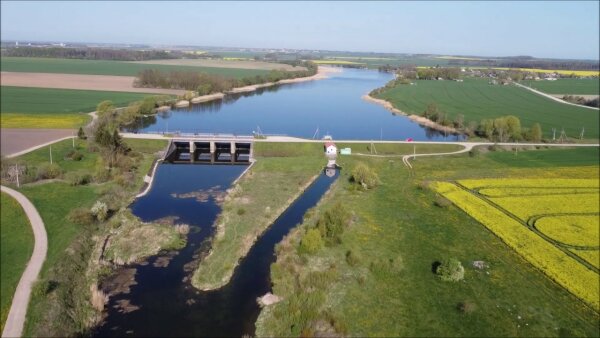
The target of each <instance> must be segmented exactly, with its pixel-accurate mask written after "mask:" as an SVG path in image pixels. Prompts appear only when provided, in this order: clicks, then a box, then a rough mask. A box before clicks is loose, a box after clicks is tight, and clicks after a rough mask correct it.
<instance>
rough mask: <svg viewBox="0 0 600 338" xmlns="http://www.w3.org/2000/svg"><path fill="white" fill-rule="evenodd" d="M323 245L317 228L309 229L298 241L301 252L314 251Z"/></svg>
mask: <svg viewBox="0 0 600 338" xmlns="http://www.w3.org/2000/svg"><path fill="white" fill-rule="evenodd" d="M322 247H323V239H322V238H321V233H319V230H317V229H314V228H313V229H309V230H308V231H307V232H306V234H304V237H302V240H301V241H300V252H301V253H315V252H317V251H319V249H321V248H322Z"/></svg>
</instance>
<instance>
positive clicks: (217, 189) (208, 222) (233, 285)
mask: <svg viewBox="0 0 600 338" xmlns="http://www.w3.org/2000/svg"><path fill="white" fill-rule="evenodd" d="M245 168H246V166H231V165H213V166H211V165H185V164H182V165H177V164H161V165H160V167H159V168H158V170H157V172H156V178H155V181H154V185H153V186H152V189H151V190H150V192H149V194H148V195H146V196H144V197H142V198H140V199H139V200H137V201H136V202H135V203H134V204H133V205H132V210H133V212H134V214H136V215H137V216H138V217H140V218H141V219H142V220H144V221H154V220H157V219H160V218H164V217H168V216H175V215H176V216H178V217H179V218H178V220H177V221H176V222H177V223H186V224H189V225H192V226H193V227H192V231H191V232H190V234H189V235H188V244H187V246H186V247H185V248H184V249H182V250H180V251H179V252H177V253H175V255H174V257H173V258H172V259H171V260H170V263H169V265H168V266H167V267H156V266H154V263H156V262H158V261H160V260H161V259H164V258H165V257H172V256H173V253H171V254H170V255H162V256H160V255H159V256H155V257H151V258H150V259H148V260H147V262H146V263H142V264H137V265H133V266H129V267H125V268H124V269H122V271H121V272H123V271H125V270H128V269H129V271H131V270H130V269H132V268H133V269H135V270H136V273H135V283H136V284H135V285H132V286H131V287H130V292H129V293H121V294H118V295H116V296H113V297H111V298H110V301H109V304H108V306H107V308H108V316H107V318H106V320H105V323H104V324H103V325H102V326H100V327H98V328H97V329H96V331H95V332H94V335H95V336H155V337H156V336H238V337H239V336H241V335H243V334H253V333H254V330H255V327H254V323H255V321H256V318H257V317H258V314H259V311H260V309H259V306H258V305H257V303H256V298H257V297H259V296H262V295H264V294H265V293H267V292H269V291H270V289H271V285H270V280H269V270H270V264H271V263H272V262H273V261H274V259H275V257H274V247H275V244H277V243H278V242H280V241H281V240H282V239H283V237H284V236H285V235H286V234H287V233H288V232H289V230H290V229H291V228H293V227H294V226H296V225H297V224H299V223H300V222H301V221H302V217H303V215H304V213H305V212H306V210H308V209H309V208H311V207H313V206H314V205H316V203H317V202H318V201H319V199H320V198H321V196H322V195H323V194H324V193H325V192H326V191H327V189H328V188H329V186H330V185H331V183H333V182H334V181H335V179H336V178H337V175H338V174H337V173H336V175H335V176H334V177H328V176H326V175H324V174H322V175H321V176H319V178H318V179H317V180H316V181H315V183H313V185H311V186H310V187H309V188H308V189H307V191H306V192H305V193H304V194H303V195H302V196H301V197H300V198H299V199H298V200H296V201H295V202H294V203H293V204H292V205H291V206H290V207H289V208H288V209H287V210H286V211H285V212H284V213H283V214H282V215H281V216H280V217H279V218H278V219H277V220H276V221H275V223H274V224H273V225H272V226H271V227H270V228H269V229H268V230H267V231H266V232H265V233H264V234H263V235H262V236H261V237H260V238H259V240H258V241H257V242H256V243H255V245H254V246H253V247H252V249H251V250H250V252H249V253H248V255H247V256H246V257H245V258H244V259H243V260H242V262H241V263H240V265H239V266H238V268H237V269H236V270H235V273H234V275H233V277H232V280H231V282H230V283H229V284H227V285H226V286H225V287H223V288H221V289H219V290H215V291H210V292H202V291H198V290H196V289H195V288H194V287H192V286H191V284H190V283H189V280H187V277H189V276H190V275H191V274H192V273H193V267H194V264H193V262H194V261H195V260H196V258H197V257H198V254H199V253H205V252H206V251H207V250H208V245H207V244H208V243H209V242H208V241H206V240H207V239H208V238H209V237H210V236H211V235H212V232H213V228H212V224H213V222H214V221H215V219H216V217H217V215H218V213H219V211H220V207H219V205H218V204H217V202H216V200H215V198H218V196H219V195H220V194H222V193H223V192H224V190H225V189H226V188H227V187H229V185H230V184H231V182H232V181H233V180H234V179H235V178H236V177H237V176H238V175H240V174H241V172H242V171H243V170H244V169H245ZM207 191H208V192H210V195H211V196H210V197H209V198H208V200H206V198H204V199H203V201H199V200H198V199H197V198H196V197H197V196H200V195H199V194H189V193H193V192H196V193H198V192H207ZM173 194H176V195H173ZM181 194H184V195H181ZM185 194H187V195H185ZM190 195H194V196H196V197H193V198H190V197H188V196H190ZM182 196H183V197H182ZM203 196H206V195H203ZM221 196H222V195H221ZM248 212H253V211H252V210H248ZM198 227H199V229H198ZM116 276H118V274H117V275H116ZM113 277H115V276H113ZM124 300H125V301H128V302H129V303H130V304H131V305H133V306H135V307H139V308H137V309H135V308H134V309H133V311H130V312H127V311H123V309H122V308H121V307H119V306H117V305H118V304H119V303H121V302H123V301H124ZM130 310H131V309H130Z"/></svg>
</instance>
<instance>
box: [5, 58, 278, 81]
mask: <svg viewBox="0 0 600 338" xmlns="http://www.w3.org/2000/svg"><path fill="white" fill-rule="evenodd" d="M0 65H1V66H0V68H1V69H2V71H3V72H31V73H64V74H90V75H120V76H136V75H137V74H138V73H139V72H140V71H142V70H144V69H158V70H161V71H165V72H168V71H183V72H204V73H208V74H215V75H222V76H225V77H232V78H244V77H251V76H255V75H264V74H268V73H269V71H268V70H260V69H238V68H216V67H196V66H171V65H150V64H141V63H133V62H124V61H105V60H77V59H50V58H24V57H3V58H2V60H1V62H0Z"/></svg>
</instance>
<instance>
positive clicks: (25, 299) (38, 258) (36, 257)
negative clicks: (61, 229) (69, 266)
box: [0, 186, 48, 337]
mask: <svg viewBox="0 0 600 338" xmlns="http://www.w3.org/2000/svg"><path fill="white" fill-rule="evenodd" d="M0 188H1V190H2V192H5V193H7V194H9V195H10V196H12V197H13V198H14V199H16V200H17V202H19V204H21V206H22V207H23V210H24V211H25V214H26V215H27V218H29V223H31V227H32V228H33V236H34V238H35V245H34V247H33V254H32V255H31V259H30V260H29V263H27V267H26V268H25V271H24V272H23V275H22V276H21V279H20V280H19V284H18V285H17V290H16V291H15V294H14V296H13V300H12V304H11V306H10V311H9V312H8V317H7V318H6V323H5V325H4V331H3V332H2V337H20V336H21V334H22V333H23V325H24V324H25V315H26V314H27V306H28V305H29V298H30V295H31V287H32V286H33V282H35V281H36V280H37V277H38V275H39V273H40V270H41V269H42V265H43V264H44V261H45V260H46V252H47V251H48V236H47V235H46V229H45V228H44V222H43V221H42V218H41V217H40V214H39V213H38V212H37V210H36V209H35V207H34V206H33V204H31V202H30V201H29V200H28V199H27V197H25V196H24V195H23V194H21V193H20V192H18V191H16V190H13V189H10V188H7V187H5V186H0Z"/></svg>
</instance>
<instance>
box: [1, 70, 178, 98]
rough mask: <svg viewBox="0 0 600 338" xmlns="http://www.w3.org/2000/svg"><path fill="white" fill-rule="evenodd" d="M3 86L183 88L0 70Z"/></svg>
mask: <svg viewBox="0 0 600 338" xmlns="http://www.w3.org/2000/svg"><path fill="white" fill-rule="evenodd" d="M0 76H1V77H2V85H3V86H16V87H39V88H56V89H82V90H101V91H112V92H130V93H149V94H171V95H181V94H184V93H185V90H180V89H161V88H135V87H133V81H134V80H135V77H133V76H112V75H81V74H53V73H21V72H1V73H0Z"/></svg>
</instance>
